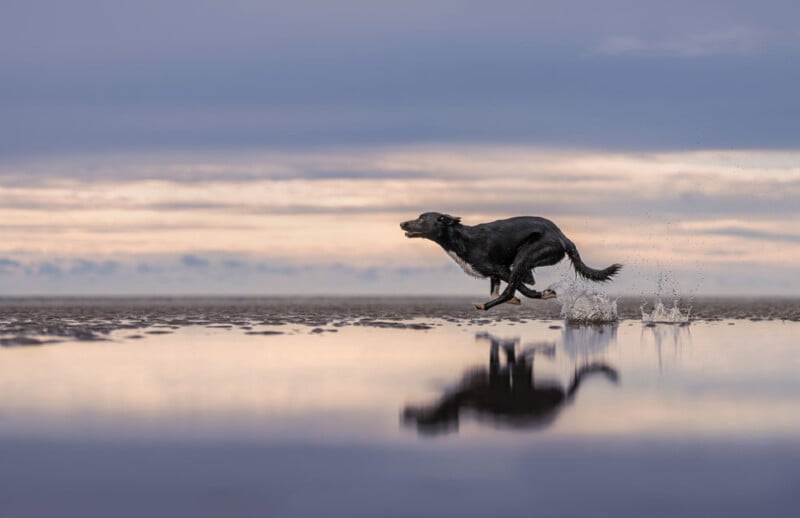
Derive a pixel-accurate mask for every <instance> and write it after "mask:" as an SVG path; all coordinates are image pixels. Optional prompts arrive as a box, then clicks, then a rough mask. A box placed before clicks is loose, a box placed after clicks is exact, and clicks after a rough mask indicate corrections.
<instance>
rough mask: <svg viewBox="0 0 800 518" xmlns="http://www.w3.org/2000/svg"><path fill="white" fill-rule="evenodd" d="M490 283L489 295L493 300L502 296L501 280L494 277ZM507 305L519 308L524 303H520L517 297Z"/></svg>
mask: <svg viewBox="0 0 800 518" xmlns="http://www.w3.org/2000/svg"><path fill="white" fill-rule="evenodd" d="M489 282H490V284H489V288H490V290H489V295H490V296H491V297H492V298H497V297H498V296H499V295H500V279H499V278H497V277H492V278H491V280H490V281H489ZM507 304H514V305H515V306H519V305H520V304H522V301H520V300H519V299H518V298H517V297H511V299H510V300H509V301H508V302H507Z"/></svg>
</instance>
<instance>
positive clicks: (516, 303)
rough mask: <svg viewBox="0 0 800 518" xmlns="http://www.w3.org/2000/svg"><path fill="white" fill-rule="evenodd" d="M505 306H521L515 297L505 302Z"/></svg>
mask: <svg viewBox="0 0 800 518" xmlns="http://www.w3.org/2000/svg"><path fill="white" fill-rule="evenodd" d="M506 304H513V305H514V306H519V305H520V304H522V301H521V300H519V299H518V298H517V297H513V298H512V299H511V300H509V301H508V302H506Z"/></svg>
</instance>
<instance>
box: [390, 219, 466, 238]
mask: <svg viewBox="0 0 800 518" xmlns="http://www.w3.org/2000/svg"><path fill="white" fill-rule="evenodd" d="M460 221H461V218H457V217H455V216H450V215H449V214H442V213H440V212H425V213H423V214H420V215H419V217H418V218H417V219H412V220H410V221H404V222H403V223H400V228H402V229H403V230H405V231H406V237H424V238H427V239H434V240H435V239H436V238H438V237H440V236H442V235H443V234H444V233H445V231H446V230H447V228H448V227H452V226H453V225H457V224H458V223H459V222H460Z"/></svg>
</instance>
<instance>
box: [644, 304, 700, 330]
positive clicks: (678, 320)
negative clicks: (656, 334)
mask: <svg viewBox="0 0 800 518" xmlns="http://www.w3.org/2000/svg"><path fill="white" fill-rule="evenodd" d="M679 302H680V300H679V299H675V300H674V301H673V302H672V307H671V308H667V307H666V306H665V305H664V303H663V302H661V299H659V298H657V299H656V301H655V304H654V307H653V310H652V311H651V312H649V313H648V312H647V311H646V310H645V307H646V306H647V304H648V303H647V302H645V303H644V304H642V306H641V308H640V310H641V311H642V322H645V323H647V324H688V323H689V315H690V313H691V312H692V306H691V305H689V306H688V307H687V308H686V310H685V313H684V312H683V311H681V308H680V307H679V305H678V304H679Z"/></svg>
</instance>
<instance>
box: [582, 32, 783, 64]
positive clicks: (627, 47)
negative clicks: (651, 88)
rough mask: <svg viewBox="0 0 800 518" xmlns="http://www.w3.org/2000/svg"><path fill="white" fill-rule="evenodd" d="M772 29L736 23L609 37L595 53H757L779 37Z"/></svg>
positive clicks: (614, 54) (683, 54)
mask: <svg viewBox="0 0 800 518" xmlns="http://www.w3.org/2000/svg"><path fill="white" fill-rule="evenodd" d="M776 37H777V36H776V35H775V34H773V33H772V32H770V31H769V30H765V29H760V28H756V27H747V26H734V27H727V28H724V29H712V30H705V31H703V32H698V33H693V34H682V35H680V34H679V35H669V36H666V37H661V38H659V37H658V36H655V37H653V36H631V35H627V36H610V37H607V38H606V39H604V40H603V41H602V42H601V43H600V44H599V45H598V47H597V49H596V52H597V53H599V54H605V55H610V56H621V55H634V56H635V55H639V56H678V57H689V58H699V57H707V56H713V55H737V54H744V55H749V54H754V53H757V52H758V51H761V50H764V49H765V48H766V47H767V46H768V44H769V43H770V42H771V41H772V40H773V39H776Z"/></svg>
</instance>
